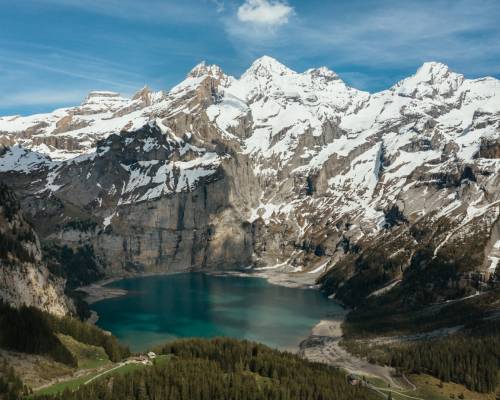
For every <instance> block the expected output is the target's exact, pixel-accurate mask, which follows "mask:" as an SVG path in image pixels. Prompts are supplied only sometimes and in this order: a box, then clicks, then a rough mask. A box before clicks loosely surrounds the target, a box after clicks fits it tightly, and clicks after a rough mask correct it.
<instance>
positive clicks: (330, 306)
mask: <svg viewBox="0 0 500 400" xmlns="http://www.w3.org/2000/svg"><path fill="white" fill-rule="evenodd" d="M108 286H109V287H114V288H121V289H125V290H127V291H128V293H127V295H125V296H121V297H116V298H113V299H107V300H102V301H100V302H97V303H94V304H93V305H92V309H94V310H95V311H97V313H98V314H99V321H98V322H97V325H98V326H100V327H101V328H103V329H105V330H108V331H111V332H112V333H113V334H114V335H115V336H117V337H118V338H119V339H120V340H121V341H123V342H124V343H126V344H128V345H129V346H130V347H131V349H132V350H133V351H143V350H146V349H148V348H150V347H152V346H154V345H157V344H160V343H162V342H165V341H168V340H172V339H176V338H183V337H214V336H230V337H234V338H238V339H248V340H254V341H257V342H261V343H264V344H267V345H268V346H271V347H276V348H281V349H292V348H295V347H296V346H297V345H298V344H299V343H300V341H301V340H302V339H304V338H305V337H307V335H308V334H309V333H310V331H311V328H312V327H313V326H314V325H316V324H317V323H318V321H319V320H320V319H322V318H335V317H339V316H341V315H342V314H343V310H342V308H341V307H340V306H339V305H338V304H336V303H335V302H333V301H332V300H328V298H326V296H324V295H323V294H322V293H321V292H319V291H318V290H312V289H293V288H287V287H283V286H277V285H272V284H269V283H268V282H267V281H266V280H265V279H261V278H253V277H236V276H215V275H206V274H202V273H185V274H175V275H165V276H150V277H143V278H132V279H125V280H122V281H117V282H113V283H111V284H109V285H108Z"/></svg>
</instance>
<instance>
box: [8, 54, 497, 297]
mask: <svg viewBox="0 0 500 400" xmlns="http://www.w3.org/2000/svg"><path fill="white" fill-rule="evenodd" d="M499 137H500V84H499V82H498V80H496V79H493V78H484V79H475V80H469V79H465V78H464V77H463V76H462V75H460V74H457V73H454V72H453V71H450V70H449V68H448V67H446V66H445V65H443V64H439V63H426V64H424V65H423V66H422V67H421V68H420V69H419V70H418V71H417V72H416V74H415V75H413V76H411V77H409V78H407V79H404V80H402V81H401V82H399V83H398V84H396V85H395V86H394V87H392V88H390V89H388V90H385V91H382V92H379V93H375V94H369V93H366V92H362V91H359V90H356V89H354V88H351V87H349V86H347V85H346V84H345V83H344V82H343V81H342V80H341V79H340V77H339V76H338V75H337V74H335V73H334V72H333V71H330V70H328V69H327V68H324V67H323V68H318V69H311V70H308V71H305V72H303V73H297V72H295V71H293V70H291V69H289V68H287V67H286V66H284V65H282V64H281V63H279V62H278V61H276V60H274V59H272V58H270V57H263V58H261V59H258V60H256V61H255V62H254V63H253V64H252V66H251V67H250V68H249V69H248V70H247V71H246V72H245V73H244V74H243V75H242V76H241V77H240V78H239V79H236V78H234V77H230V76H227V75H225V74H224V72H223V71H222V70H221V69H220V68H219V67H217V66H210V65H206V64H204V63H202V64H200V65H198V66H196V67H195V68H194V69H193V70H192V71H191V72H190V73H189V74H188V76H187V78H186V79H185V80H184V81H183V82H181V83H180V84H178V85H177V86H175V87H174V88H172V89H171V90H170V91H168V92H157V93H155V92H151V91H150V90H149V89H147V88H144V89H143V90H141V91H140V92H138V93H137V94H136V95H135V96H134V97H133V98H132V99H125V98H122V97H121V96H119V95H117V94H114V93H109V92H95V93H91V95H89V97H88V98H87V99H86V101H85V102H84V103H83V104H82V105H81V106H79V107H74V108H70V109H62V110H58V111H56V112H54V113H50V114H46V115H41V116H40V115H39V116H33V117H2V118H0V139H1V140H2V143H5V144H6V145H9V146H10V147H8V148H5V149H4V150H3V151H2V152H1V155H0V176H1V178H2V179H4V180H5V181H7V182H8V183H9V184H10V185H12V186H13V187H14V188H15V190H16V192H17V193H18V195H19V196H20V198H21V202H22V205H23V209H24V210H26V212H27V213H28V215H29V216H30V219H31V220H32V221H34V223H35V224H36V229H37V230H38V232H39V233H40V235H41V236H42V238H43V239H44V240H50V241H54V242H58V243H61V244H66V245H68V246H71V247H73V248H77V247H78V246H82V245H84V244H87V245H91V246H92V248H93V251H94V252H95V254H96V256H97V257H98V258H99V260H101V261H102V265H103V266H105V273H106V274H107V275H109V276H113V275H118V274H123V273H124V272H135V273H137V272H139V273H141V272H153V271H154V272H162V271H182V270H190V269H219V268H241V267H247V266H253V267H256V268H262V267H264V268H265V269H266V271H270V273H287V274H291V275H290V276H292V277H301V278H300V279H302V280H305V281H308V282H311V283H312V282H314V281H315V280H316V279H319V280H318V282H319V283H321V284H322V287H323V288H324V289H325V290H326V291H327V292H328V293H329V294H334V295H336V296H337V297H338V298H340V299H342V300H343V301H345V302H346V303H350V304H352V305H356V304H359V303H360V302H362V301H363V300H364V299H366V298H368V297H369V296H371V295H373V293H381V292H380V291H381V290H382V291H385V292H391V291H394V293H396V292H397V291H401V293H402V294H401V299H402V300H401V301H404V302H406V303H407V304H413V303H422V302H425V301H431V300H432V301H434V300H436V301H437V300H440V299H449V298H455V297H457V296H462V295H467V294H468V293H470V292H473V291H474V290H476V289H477V288H478V287H481V285H483V286H484V285H488V284H489V283H490V282H491V281H494V280H496V279H497V276H498V269H497V264H498V260H499V251H500V241H499V240H500V239H499V237H498V229H500V228H499V222H498V218H499V215H500V191H499V189H498V188H499V187H500V177H499V176H500V175H499V170H500V161H499V160H500V159H499V158H498V153H499V152H498V141H499V140H500V139H499ZM76 222H78V223H76ZM82 226H84V227H85V229H81V227H82ZM79 227H80V228H79ZM414 287H418V288H425V290H413V289H412V288H414Z"/></svg>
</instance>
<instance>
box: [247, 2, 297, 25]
mask: <svg viewBox="0 0 500 400" xmlns="http://www.w3.org/2000/svg"><path fill="white" fill-rule="evenodd" d="M293 12H294V10H293V7H290V6H289V5H288V4H286V3H284V2H282V1H272V0H245V2H244V3H243V4H242V5H241V6H240V7H239V8H238V19H239V20H240V21H242V22H248V23H252V24H258V25H267V26H277V25H283V24H286V23H287V22H288V19H289V18H290V16H291V15H292V14H293Z"/></svg>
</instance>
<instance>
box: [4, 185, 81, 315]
mask: <svg viewBox="0 0 500 400" xmlns="http://www.w3.org/2000/svg"><path fill="white" fill-rule="evenodd" d="M0 249H1V250H0V299H1V300H2V301H4V302H6V303H8V304H11V305H13V306H16V307H17V306H20V305H23V304H24V305H28V306H35V307H38V308H40V309H42V310H44V311H48V312H50V313H52V314H55V315H65V314H67V313H69V312H72V311H74V306H73V303H72V302H71V301H70V300H69V299H68V298H67V297H66V295H65V294H64V281H63V280H61V279H58V278H55V277H54V276H53V275H52V274H50V272H49V270H48V269H47V267H46V266H45V264H44V263H43V262H42V255H41V250H40V243H39V241H38V237H37V235H36V234H35V232H34V231H33V229H32V228H31V226H30V225H29V224H28V223H27V222H26V221H25V220H24V218H23V216H22V213H21V211H20V206H19V203H18V201H17V199H16V197H15V195H14V193H13V192H12V191H11V190H10V189H9V188H8V187H7V186H5V185H3V184H0Z"/></svg>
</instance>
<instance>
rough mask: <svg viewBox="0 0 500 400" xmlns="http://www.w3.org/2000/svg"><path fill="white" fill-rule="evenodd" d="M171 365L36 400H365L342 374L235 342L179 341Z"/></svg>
mask: <svg viewBox="0 0 500 400" xmlns="http://www.w3.org/2000/svg"><path fill="white" fill-rule="evenodd" d="M159 351H160V353H162V354H164V355H170V358H169V361H167V362H164V363H159V364H156V365H154V366H153V367H149V368H144V369H140V370H137V371H134V372H132V373H129V374H127V375H125V376H121V375H116V376H112V377H109V378H107V379H102V380H100V381H98V382H95V383H93V384H89V385H85V386H83V387H80V389H79V390H77V391H76V392H74V393H70V392H66V393H63V394H61V395H59V396H55V397H52V396H45V397H39V399H40V400H83V399H95V400H100V399H102V400H104V399H106V400H123V399H130V400H132V399H134V400H135V399H137V400H146V399H147V400H149V399H151V400H152V399H154V400H202V399H217V400H235V399H238V400H257V399H269V400H272V399H281V400H323V399H324V400H326V399H335V400H365V399H366V400H368V399H376V398H377V397H376V396H375V395H374V394H372V393H371V392H370V391H369V390H368V389H367V388H363V387H358V386H351V385H349V383H348V382H347V379H346V376H345V374H344V373H342V372H340V371H339V370H337V369H335V368H333V367H329V366H326V365H324V364H316V363H311V362H308V361H305V360H303V359H301V358H300V357H298V356H295V355H293V354H290V353H283V352H280V351H277V350H272V349H270V348H268V347H266V346H263V345H260V344H256V343H251V342H247V341H238V340H235V339H213V340H201V339H200V340H196V339H193V340H183V341H178V342H174V343H171V344H167V345H165V346H164V347H163V348H161V349H160V350H159Z"/></svg>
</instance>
